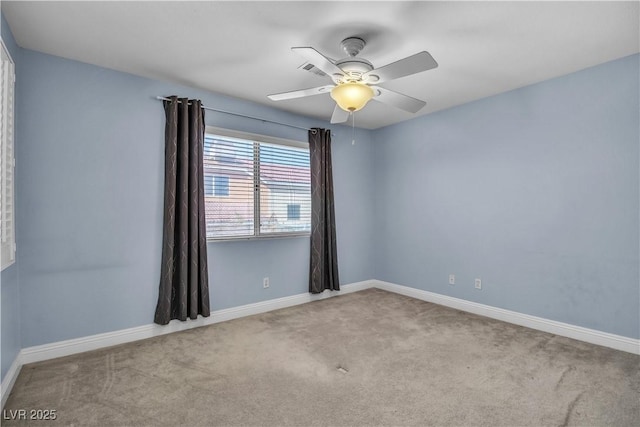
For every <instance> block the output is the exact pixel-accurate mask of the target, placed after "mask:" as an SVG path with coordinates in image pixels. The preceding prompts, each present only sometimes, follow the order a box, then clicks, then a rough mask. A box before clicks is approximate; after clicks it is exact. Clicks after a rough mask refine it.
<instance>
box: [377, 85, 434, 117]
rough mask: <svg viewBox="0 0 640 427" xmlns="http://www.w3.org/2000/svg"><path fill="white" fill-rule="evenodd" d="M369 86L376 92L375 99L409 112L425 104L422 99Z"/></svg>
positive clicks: (417, 109)
mask: <svg viewBox="0 0 640 427" xmlns="http://www.w3.org/2000/svg"><path fill="white" fill-rule="evenodd" d="M371 88H372V89H373V90H374V91H376V92H377V93H378V95H376V96H375V97H374V98H373V99H375V100H376V101H379V102H382V103H384V104H389V105H392V106H394V107H396V108H399V109H401V110H404V111H408V112H410V113H417V112H418V111H420V109H421V108H422V107H424V106H425V105H427V103H426V102H424V101H420V100H419V99H415V98H412V97H410V96H407V95H403V94H401V93H398V92H394V91H392V90H389V89H385V88H382V87H378V86H371Z"/></svg>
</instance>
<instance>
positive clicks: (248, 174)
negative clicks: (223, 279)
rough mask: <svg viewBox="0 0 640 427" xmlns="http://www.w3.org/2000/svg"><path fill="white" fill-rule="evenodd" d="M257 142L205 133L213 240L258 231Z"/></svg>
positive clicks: (207, 205)
mask: <svg viewBox="0 0 640 427" xmlns="http://www.w3.org/2000/svg"><path fill="white" fill-rule="evenodd" d="M253 145H254V144H253V142H252V141H245V140H241V139H236V138H229V137H220V136H214V135H205V139H204V156H203V162H204V184H205V219H206V223H207V238H209V239H217V238H223V237H246V236H253V234H254V220H253V218H254V214H253V211H254V183H253V181H254V179H253V176H254V172H253V158H254V153H253V151H254V146H253ZM225 184H226V185H225Z"/></svg>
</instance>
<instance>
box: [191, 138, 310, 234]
mask: <svg viewBox="0 0 640 427" xmlns="http://www.w3.org/2000/svg"><path fill="white" fill-rule="evenodd" d="M205 135H213V136H221V137H228V138H236V139H243V140H246V141H252V142H254V143H255V142H258V143H267V144H275V145H282V146H286V147H294V148H303V149H306V150H309V143H308V142H302V141H296V140H292V139H286V138H279V137H275V136H269V135H262V134H257V133H251V132H244V131H238V130H234V129H227V128H221V127H217V126H206V127H205ZM254 150H255V146H254ZM203 160H204V159H203ZM253 176H254V185H253V187H254V188H253V235H244V236H224V237H208V236H207V242H209V243H217V242H237V241H242V240H264V239H282V238H289V237H309V236H311V230H309V231H280V232H270V233H269V232H261V231H260V205H261V200H260V182H259V177H260V162H259V161H258V162H255V161H254V164H253ZM256 179H257V180H258V184H257V185H256V181H255V180H256ZM214 191H215V189H214ZM309 203H311V194H309ZM205 209H206V207H205ZM205 217H206V212H205Z"/></svg>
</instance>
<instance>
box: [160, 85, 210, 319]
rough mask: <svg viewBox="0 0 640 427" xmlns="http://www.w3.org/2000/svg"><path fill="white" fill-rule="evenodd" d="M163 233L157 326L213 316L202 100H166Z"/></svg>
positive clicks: (172, 98) (174, 98) (173, 97)
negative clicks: (175, 321) (205, 190)
mask: <svg viewBox="0 0 640 427" xmlns="http://www.w3.org/2000/svg"><path fill="white" fill-rule="evenodd" d="M164 110H165V115H166V120H167V121H166V126H165V179H164V230H163V238H162V267H161V276H160V293H159V295H158V305H157V307H156V313H155V317H154V322H155V323H158V324H160V325H166V324H167V323H169V321H170V320H171V319H180V320H186V319H187V317H190V318H191V319H195V318H197V317H198V314H200V315H202V316H205V317H206V316H209V313H210V312H209V280H208V272H207V235H206V234H207V231H206V228H205V219H204V188H203V187H204V177H203V170H202V169H203V164H202V155H203V144H204V110H203V109H202V104H201V102H200V101H199V100H189V99H186V98H180V99H178V98H177V97H175V96H172V97H171V98H170V100H169V101H164Z"/></svg>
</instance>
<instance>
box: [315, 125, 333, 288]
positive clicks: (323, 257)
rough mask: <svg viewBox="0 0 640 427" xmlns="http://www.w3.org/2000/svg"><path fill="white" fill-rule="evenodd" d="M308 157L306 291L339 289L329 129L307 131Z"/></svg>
mask: <svg viewBox="0 0 640 427" xmlns="http://www.w3.org/2000/svg"><path fill="white" fill-rule="evenodd" d="M309 154H310V157H311V159H310V160H311V265H310V269H309V292H311V293H313V294H317V293H320V292H323V291H324V290H325V289H329V290H332V291H338V290H340V280H339V278H338V252H337V250H336V222H335V214H334V206H333V172H332V167H331V131H329V130H326V129H319V128H314V129H310V130H309Z"/></svg>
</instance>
